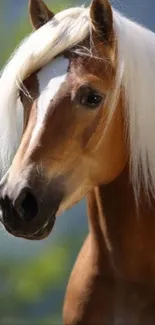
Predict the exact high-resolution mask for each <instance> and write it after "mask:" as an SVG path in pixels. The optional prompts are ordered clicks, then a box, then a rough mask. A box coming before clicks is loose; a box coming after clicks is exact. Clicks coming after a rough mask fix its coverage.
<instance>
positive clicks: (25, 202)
mask: <svg viewBox="0 0 155 325" xmlns="http://www.w3.org/2000/svg"><path fill="white" fill-rule="evenodd" d="M14 208H15V210H16V212H17V213H18V215H19V216H20V218H22V219H23V220H24V221H26V222H30V221H32V220H33V219H34V218H35V217H36V216H37V215H38V212H39V206H38V201H37V199H36V197H35V195H34V193H33V192H32V191H31V190H30V189H29V188H24V189H22V190H21V192H20V193H19V195H18V197H17V198H16V200H15V202H14Z"/></svg>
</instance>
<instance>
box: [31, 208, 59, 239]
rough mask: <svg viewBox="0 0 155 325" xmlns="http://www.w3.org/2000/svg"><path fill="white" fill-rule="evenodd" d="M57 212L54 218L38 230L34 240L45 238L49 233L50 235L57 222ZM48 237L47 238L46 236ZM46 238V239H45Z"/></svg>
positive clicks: (53, 215)
mask: <svg viewBox="0 0 155 325" xmlns="http://www.w3.org/2000/svg"><path fill="white" fill-rule="evenodd" d="M56 212H57V211H55V212H54V213H53V214H52V216H51V217H50V218H49V219H48V220H47V221H46V222H45V224H44V225H43V226H42V227H41V228H40V229H39V230H37V231H36V232H35V233H34V234H33V238H34V239H37V238H38V237H39V238H40V237H42V236H43V237H44V236H45V234H46V233H48V235H49V234H50V232H51V231H52V229H53V226H54V223H55V220H56ZM46 237H47V236H46ZM44 238H45V237H44Z"/></svg>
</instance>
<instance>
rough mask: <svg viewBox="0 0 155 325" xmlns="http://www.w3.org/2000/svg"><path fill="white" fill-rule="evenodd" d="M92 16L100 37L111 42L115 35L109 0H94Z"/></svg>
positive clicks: (91, 8)
mask: <svg viewBox="0 0 155 325" xmlns="http://www.w3.org/2000/svg"><path fill="white" fill-rule="evenodd" d="M90 17H91V20H92V24H93V27H94V30H95V31H96V32H97V34H98V36H99V38H100V39H101V40H103V41H104V42H107V43H109V42H110V41H111V40H112V36H113V13H112V7H111V5H110V3H109V0H92V3H91V7H90Z"/></svg>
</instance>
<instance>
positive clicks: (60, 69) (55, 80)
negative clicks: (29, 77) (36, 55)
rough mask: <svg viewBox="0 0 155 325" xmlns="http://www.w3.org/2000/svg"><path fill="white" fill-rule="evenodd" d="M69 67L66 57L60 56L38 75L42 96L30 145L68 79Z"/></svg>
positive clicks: (38, 104) (39, 99)
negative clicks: (51, 104) (50, 106)
mask: <svg viewBox="0 0 155 325" xmlns="http://www.w3.org/2000/svg"><path fill="white" fill-rule="evenodd" d="M68 67H69V60H68V59H66V58H65V57H64V56H60V57H58V58H56V59H54V60H53V61H52V62H50V63H49V64H47V65H46V66H45V67H43V68H42V69H41V70H40V71H39V72H38V73H37V79H38V82H39V93H40V96H39V98H38V103H37V121H36V126H35V128H34V131H33V133H32V138H31V141H30V145H31V144H32V143H33V141H34V140H35V138H36V137H37V135H38V133H39V131H40V129H41V128H42V126H43V124H44V120H45V117H46V113H47V111H48V108H49V105H50V103H51V102H52V100H53V99H54V97H55V96H56V94H57V93H58V91H59V89H60V88H61V85H62V84H63V82H64V81H65V79H66V77H67V71H68Z"/></svg>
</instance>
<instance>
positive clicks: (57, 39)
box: [0, 8, 155, 195]
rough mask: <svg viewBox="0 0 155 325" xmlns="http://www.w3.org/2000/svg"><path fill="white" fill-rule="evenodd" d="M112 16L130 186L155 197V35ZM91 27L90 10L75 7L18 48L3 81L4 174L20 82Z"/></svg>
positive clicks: (0, 137)
mask: <svg viewBox="0 0 155 325" xmlns="http://www.w3.org/2000/svg"><path fill="white" fill-rule="evenodd" d="M113 15H114V31H115V34H116V39H117V44H118V74H117V79H116V81H117V89H118V88H119V87H118V85H119V86H123V87H124V92H125V101H126V105H125V106H126V111H125V119H126V123H127V126H128V136H129V142H130V157H131V177H132V182H133V186H134V189H135V192H136V195H138V193H139V189H140V184H141V183H142V182H143V183H144V185H145V189H146V191H147V192H148V191H149V190H151V192H152V194H153V195H155V141H154V136H155V89H154V88H155V34H154V33H152V32H151V31H149V30H147V29H145V28H144V27H141V26H140V25H138V24H136V23H134V22H131V21H130V20H128V19H127V18H125V17H123V16H122V15H121V14H119V13H118V12H116V11H115V10H113ZM90 24H91V23H90V19H89V9H85V8H72V9H69V10H65V11H63V12H61V13H59V14H57V15H56V16H55V17H54V18H53V19H52V20H51V21H50V22H49V23H47V24H46V25H45V26H43V27H42V28H40V29H38V30H37V31H36V32H34V33H33V34H32V35H31V36H29V37H28V39H26V40H25V41H24V42H23V43H22V44H21V45H20V47H19V49H17V51H16V52H15V54H14V55H13V57H12V59H11V60H10V62H9V63H8V64H7V66H6V68H5V69H4V72H3V74H2V77H1V79H0V91H1V96H0V176H2V175H3V174H4V172H5V171H6V170H7V169H8V167H9V166H10V163H11V160H12V157H13V155H14V154H15V152H16V149H17V148H18V146H19V141H20V134H21V129H20V131H19V126H18V120H19V118H17V97H18V92H19V88H20V84H21V82H22V81H23V80H24V79H25V78H26V77H28V76H29V75H30V74H31V73H32V72H34V71H36V70H37V69H38V68H41V67H42V66H44V65H45V64H46V63H48V62H49V61H50V60H52V59H53V58H54V57H55V56H56V55H58V54H59V53H61V52H63V51H64V50H65V49H66V48H68V47H71V46H73V45H75V44H77V43H79V42H81V41H82V40H83V39H85V38H86V36H87V35H88V34H89V31H90V27H91V26H90ZM116 97H117V96H116ZM115 104H116V103H115ZM115 107H116V105H115Z"/></svg>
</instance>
